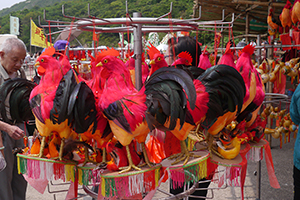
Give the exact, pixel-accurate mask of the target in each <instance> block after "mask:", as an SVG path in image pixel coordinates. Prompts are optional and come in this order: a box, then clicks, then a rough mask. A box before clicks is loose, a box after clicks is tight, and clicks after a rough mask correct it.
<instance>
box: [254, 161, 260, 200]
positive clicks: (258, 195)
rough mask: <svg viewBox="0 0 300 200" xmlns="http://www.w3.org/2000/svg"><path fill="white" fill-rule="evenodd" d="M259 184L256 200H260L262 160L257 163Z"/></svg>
mask: <svg viewBox="0 0 300 200" xmlns="http://www.w3.org/2000/svg"><path fill="white" fill-rule="evenodd" d="M255 175H256V176H257V179H256V180H257V182H256V200H260V187H261V160H259V161H258V162H257V171H256V174H255Z"/></svg>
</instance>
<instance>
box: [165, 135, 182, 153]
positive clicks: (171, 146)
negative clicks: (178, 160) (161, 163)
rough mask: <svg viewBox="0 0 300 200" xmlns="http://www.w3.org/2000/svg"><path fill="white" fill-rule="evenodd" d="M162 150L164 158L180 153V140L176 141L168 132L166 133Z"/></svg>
mask: <svg viewBox="0 0 300 200" xmlns="http://www.w3.org/2000/svg"><path fill="white" fill-rule="evenodd" d="M164 149H165V154H166V157H169V156H171V155H173V154H177V153H180V152H181V146H180V140H178V139H177V138H176V137H175V136H174V135H173V133H171V132H170V131H166V138H165V146H164Z"/></svg>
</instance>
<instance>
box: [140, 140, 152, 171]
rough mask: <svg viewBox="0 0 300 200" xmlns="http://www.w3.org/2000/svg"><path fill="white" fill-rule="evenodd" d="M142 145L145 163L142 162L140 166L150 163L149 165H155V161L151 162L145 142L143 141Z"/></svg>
mask: <svg viewBox="0 0 300 200" xmlns="http://www.w3.org/2000/svg"><path fill="white" fill-rule="evenodd" d="M141 145H142V151H143V155H144V160H145V163H143V164H141V165H140V166H139V167H143V166H145V165H148V166H149V167H152V165H155V163H152V162H150V160H149V158H148V155H147V151H146V147H145V143H144V142H142V143H141Z"/></svg>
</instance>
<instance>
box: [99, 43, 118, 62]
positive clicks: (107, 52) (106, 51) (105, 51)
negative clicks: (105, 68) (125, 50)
mask: <svg viewBox="0 0 300 200" xmlns="http://www.w3.org/2000/svg"><path fill="white" fill-rule="evenodd" d="M119 55H120V53H119V51H118V50H116V49H114V48H109V47H107V49H103V50H101V51H100V52H98V54H97V56H96V60H97V61H99V62H100V61H101V60H102V58H104V57H105V56H115V57H118V56H119Z"/></svg>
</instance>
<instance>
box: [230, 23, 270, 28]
mask: <svg viewBox="0 0 300 200" xmlns="http://www.w3.org/2000/svg"><path fill="white" fill-rule="evenodd" d="M233 25H242V26H245V25H246V23H243V22H233ZM251 26H253V27H260V28H268V25H260V24H251V23H250V27H251Z"/></svg>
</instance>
